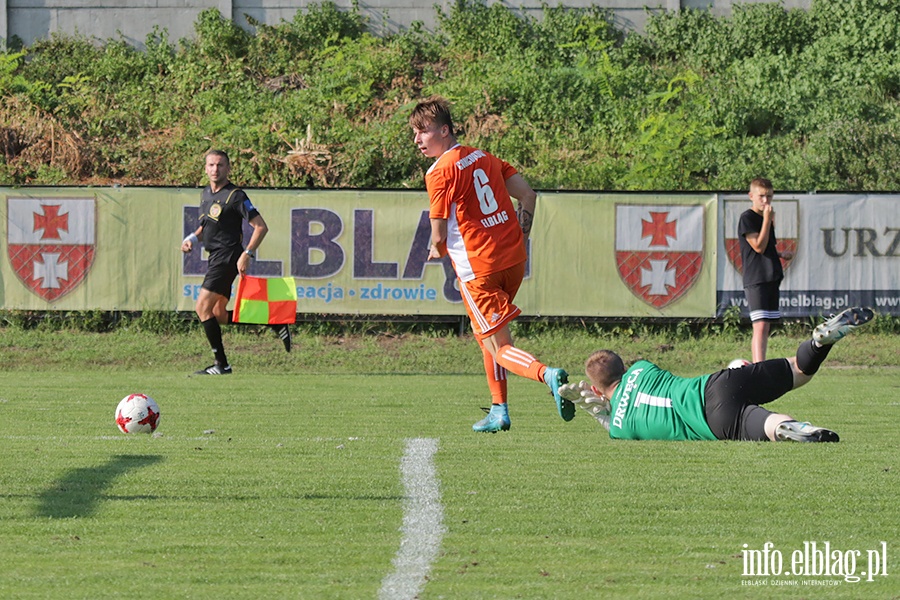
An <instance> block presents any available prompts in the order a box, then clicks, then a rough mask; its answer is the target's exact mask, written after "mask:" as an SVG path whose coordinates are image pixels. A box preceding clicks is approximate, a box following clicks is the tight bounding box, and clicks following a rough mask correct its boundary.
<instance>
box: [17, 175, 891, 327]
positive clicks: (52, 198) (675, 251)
mask: <svg viewBox="0 0 900 600" xmlns="http://www.w3.org/2000/svg"><path fill="white" fill-rule="evenodd" d="M0 194H2V196H0V198H2V200H0V213H2V214H0V227H2V232H0V241H2V243H3V244H4V246H5V247H4V248H3V249H2V250H3V255H4V257H5V258H4V259H3V260H0V308H3V309H8V310H15V309H19V310H122V311H141V310H178V311H192V310H193V308H194V303H195V301H196V299H197V296H198V294H199V291H200V286H201V284H202V282H203V276H204V275H205V273H206V268H207V264H206V253H205V251H204V250H203V249H202V244H201V245H197V246H195V248H194V250H193V251H192V252H190V253H188V254H182V253H181V251H180V246H181V240H182V239H183V238H184V237H185V236H187V235H188V234H189V233H191V232H193V231H194V230H195V229H196V228H197V225H198V215H199V200H200V190H199V189H180V188H0ZM248 195H249V196H250V198H251V199H252V201H253V203H254V205H255V206H256V207H257V208H258V209H259V211H260V213H261V214H262V216H263V218H264V219H265V220H266V223H267V224H268V227H269V233H268V236H267V237H266V239H265V241H264V242H263V243H262V245H261V246H260V248H259V250H258V252H257V258H256V260H254V261H253V263H252V265H251V270H250V274H251V275H256V276H259V277H293V278H294V281H295V283H296V294H297V312H298V313H307V314H323V315H389V316H399V315H410V316H416V315H421V316H429V315H433V316H443V315H450V316H462V315H463V314H464V309H463V307H462V304H461V298H460V294H459V289H458V286H457V282H456V277H455V275H454V273H453V269H452V267H451V265H450V262H449V259H447V258H445V259H443V260H441V261H429V260H427V258H428V247H429V243H430V232H431V228H430V224H429V220H428V199H427V196H426V194H425V192H423V191H406V190H390V191H356V190H313V191H310V190H248ZM749 205H750V202H749V200H748V199H747V198H746V196H734V197H731V196H720V195H717V194H712V193H706V194H676V193H671V194H667V193H652V194H651V193H646V194H645V193H620V194H611V193H610V194H599V193H569V192H541V193H540V194H539V197H538V204H537V210H536V215H535V225H534V229H533V231H532V235H531V238H530V240H529V261H528V265H527V269H526V279H525V281H524V283H523V285H522V287H521V289H520V291H519V295H518V296H517V298H516V304H517V305H518V306H520V307H521V309H522V311H523V314H524V315H526V316H562V317H600V318H645V317H663V318H711V317H713V316H716V315H717V314H718V315H722V314H724V312H725V311H726V310H727V309H728V307H729V306H731V305H738V306H743V304H742V303H743V302H744V299H743V291H742V285H741V275H740V271H739V269H740V264H739V259H740V257H739V254H740V253H739V252H738V250H737V220H738V218H739V216H740V213H741V212H742V211H743V210H746V209H747V208H748V207H749ZM898 207H900V203H898V199H897V198H896V197H894V196H883V195H882V196H879V195H853V196H850V195H833V196H832V195H822V196H817V195H809V196H790V197H788V196H776V201H775V210H776V215H777V216H776V233H777V235H778V239H779V247H780V248H782V249H791V250H793V251H794V252H795V258H794V259H793V260H792V261H790V262H786V263H785V265H784V266H785V280H784V282H783V284H782V288H781V289H782V312H783V313H784V314H785V316H799V317H803V316H809V315H819V314H822V313H825V312H834V311H835V310H839V309H840V308H842V307H844V306H847V305H849V304H865V305H870V306H872V307H873V308H875V309H876V310H877V311H879V312H882V313H886V314H900V300H898V291H897V290H898V289H900V263H898V257H900V248H898V246H900V233H898V231H900V222H896V221H897V220H898V218H900V216H898V215H900V210H898ZM250 232H251V228H250V226H249V225H245V239H249V235H250ZM236 288H237V281H236V282H235V288H234V289H235V290H236ZM229 308H233V306H231V305H230V306H229Z"/></svg>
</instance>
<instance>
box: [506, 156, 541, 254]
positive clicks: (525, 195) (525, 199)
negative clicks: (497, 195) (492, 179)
mask: <svg viewBox="0 0 900 600" xmlns="http://www.w3.org/2000/svg"><path fill="white" fill-rule="evenodd" d="M506 190H507V191H508V192H509V195H510V196H512V197H513V198H515V199H516V200H517V201H518V204H519V206H518V208H517V209H516V216H517V217H518V218H519V225H520V226H521V227H522V233H523V234H525V242H526V243H527V242H528V236H530V235H531V226H532V225H533V224H534V208H535V206H536V205H537V192H535V191H534V190H533V189H531V186H530V185H528V182H527V181H525V178H524V177H522V176H521V175H519V174H518V173H516V174H515V175H513V176H512V177H510V178H509V179H507V180H506Z"/></svg>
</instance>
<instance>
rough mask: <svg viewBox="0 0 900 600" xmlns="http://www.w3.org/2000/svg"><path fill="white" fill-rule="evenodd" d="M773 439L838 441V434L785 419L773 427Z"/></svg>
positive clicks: (784, 440) (781, 440)
mask: <svg viewBox="0 0 900 600" xmlns="http://www.w3.org/2000/svg"><path fill="white" fill-rule="evenodd" d="M775 439H777V440H778V441H780V442H838V441H840V439H841V438H840V437H838V434H836V433H835V432H833V431H831V430H830V429H825V428H824V427H816V426H815V425H810V424H809V423H800V422H799V421H785V422H784V423H781V424H780V425H778V427H776V428H775Z"/></svg>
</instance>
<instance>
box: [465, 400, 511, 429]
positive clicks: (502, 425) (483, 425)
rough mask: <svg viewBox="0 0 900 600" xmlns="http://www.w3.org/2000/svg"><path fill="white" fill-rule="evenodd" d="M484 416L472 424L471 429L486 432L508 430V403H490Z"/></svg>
mask: <svg viewBox="0 0 900 600" xmlns="http://www.w3.org/2000/svg"><path fill="white" fill-rule="evenodd" d="M483 410H486V411H488V414H487V416H486V417H485V418H483V419H482V420H480V421H478V422H477V423H475V424H474V425H472V431H483V432H486V433H497V432H498V431H509V405H508V404H505V403H504V404H492V405H491V408H490V410H488V409H486V408H485V409H483Z"/></svg>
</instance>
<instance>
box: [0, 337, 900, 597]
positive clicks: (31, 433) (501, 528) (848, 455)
mask: <svg viewBox="0 0 900 600" xmlns="http://www.w3.org/2000/svg"><path fill="white" fill-rule="evenodd" d="M110 339H112V338H110ZM67 341H68V340H67ZM194 341H196V340H194ZM111 343H112V342H111ZM179 343H181V342H179ZM312 343H313V342H312V341H311V340H309V341H307V344H312ZM842 343H843V342H842ZM17 344H18V345H19V347H20V350H19V352H18V353H19V354H20V355H21V353H22V352H23V351H22V350H21V348H22V347H25V346H27V344H25V343H24V342H23V341H21V340H20V341H19V342H17ZM452 344H453V343H452V342H451V345H452ZM87 345H90V344H87ZM551 345H552V344H548V346H551ZM36 346H41V343H37V344H36ZM523 347H527V348H529V349H532V350H533V351H535V352H536V353H537V354H538V355H541V351H540V348H539V346H536V345H535V344H533V343H532V344H530V345H525V344H523ZM445 350H446V349H445ZM451 351H452V349H451ZM468 351H469V352H471V353H472V354H473V355H475V354H477V350H476V349H475V348H474V347H471V348H468ZM838 351H839V350H836V351H835V354H836V353H837V352H838ZM4 352H9V348H8V347H7V348H6V349H5V350H4ZM25 352H27V351H25ZM120 352H121V353H122V354H125V353H127V352H126V351H125V350H121V349H120ZM675 352H677V350H676V351H675ZM38 354H39V353H38ZM235 354H236V358H245V359H246V360H245V361H244V362H245V363H251V361H250V357H249V356H246V357H241V355H240V354H239V352H235ZM687 354H688V353H687V352H685V356H686V355H687ZM739 354H740V353H739V352H731V353H730V354H729V355H728V357H729V360H730V358H731V357H732V355H739ZM302 356H303V355H302V354H300V355H298V356H295V355H290V358H284V359H282V360H296V361H298V362H299V361H300V360H302ZM233 360H234V358H233ZM418 360H426V358H425V357H422V356H420V357H419V358H418ZM669 360H672V358H671V355H670V359H669ZM38 362H39V363H40V361H38ZM238 364H240V362H238ZM251 364H252V363H251ZM473 365H474V367H473ZM479 365H480V359H479V357H478V356H474V358H473V361H472V364H471V365H468V364H466V365H463V366H462V367H456V370H457V371H460V372H458V373H456V374H448V373H445V374H438V375H425V374H421V373H415V372H413V373H402V372H397V373H393V374H378V373H377V372H376V371H378V369H372V372H370V373H368V374H363V375H359V374H352V373H345V372H340V371H341V370H340V369H335V370H334V371H335V372H327V369H325V368H322V367H319V369H318V372H314V373H311V374H310V373H308V372H307V371H306V370H305V369H303V368H294V369H290V370H289V371H288V373H280V372H278V371H281V370H282V369H281V368H278V369H264V368H263V369H260V372H259V373H255V374H250V373H249V371H250V369H247V368H245V369H244V370H243V371H241V370H237V371H236V374H235V375H233V376H230V377H206V378H203V377H193V378H191V377H187V376H186V375H185V371H189V370H190V369H185V368H184V365H174V364H171V363H169V364H165V365H162V366H161V367H160V368H158V369H156V368H154V369H150V370H146V369H139V370H136V369H132V368H122V367H121V366H120V365H117V364H107V363H106V361H104V364H103V365H102V366H97V367H94V368H91V367H90V365H76V366H71V365H70V366H69V367H68V368H56V367H55V366H53V367H52V368H46V367H45V368H44V369H38V370H37V371H35V370H25V369H17V370H12V371H10V370H7V371H3V372H0V446H2V448H3V452H2V453H0V505H2V507H3V508H2V511H0V540H2V544H0V565H2V576H0V597H3V598H114V597H123V596H127V597H133V598H187V597H190V598H261V597H268V598H347V599H359V598H377V597H378V596H379V590H380V589H381V586H382V582H383V580H384V579H385V577H386V576H387V575H388V574H390V573H391V572H392V571H393V565H392V560H393V559H394V557H395V555H396V554H397V552H398V548H399V545H400V543H401V539H402V535H403V534H402V533H401V531H400V527H401V523H402V522H403V512H404V487H403V482H402V481H401V476H400V461H401V458H402V456H403V452H404V447H405V445H406V442H407V440H409V439H411V438H429V439H436V440H438V451H437V453H436V455H435V457H434V463H435V467H436V472H437V477H438V480H439V484H440V494H441V495H440V503H441V507H442V515H443V516H442V526H443V528H444V530H445V533H444V536H443V539H442V542H441V551H440V554H439V556H438V558H437V559H436V560H435V561H434V562H433V564H431V565H430V572H429V574H428V579H427V581H426V582H425V583H424V584H423V587H422V589H421V591H420V593H419V595H418V597H419V598H422V599H427V598H548V599H549V598H553V599H557V598H563V599H565V598H572V599H578V600H582V599H584V598H601V597H602V598H638V597H640V598H684V597H697V598H740V597H746V598H768V597H773V596H776V595H777V597H787V598H809V597H816V598H818V597H828V598H860V597H866V598H895V597H897V593H898V592H897V590H898V589H900V587H898V583H897V582H898V579H897V578H898V573H897V561H896V558H895V557H896V554H897V552H898V551H900V545H898V542H900V536H898V530H897V526H896V524H897V523H898V522H900V510H898V508H897V502H896V499H897V498H898V497H900V481H898V472H900V465H898V453H897V447H898V442H900V434H898V433H897V427H896V423H897V422H898V416H900V402H898V400H897V398H898V390H900V383H898V371H897V369H896V367H890V366H876V367H861V368H843V367H842V368H827V367H826V368H823V370H822V371H821V372H820V374H819V375H817V377H816V378H815V379H814V380H813V381H812V382H811V383H810V384H809V385H807V386H806V387H804V388H802V389H800V390H797V391H795V392H793V393H791V394H789V395H788V396H787V397H785V398H784V399H782V400H779V401H778V402H777V403H775V404H773V405H772V406H773V408H775V409H777V410H780V411H784V412H787V413H788V414H792V415H794V416H796V417H798V418H800V419H804V420H805V419H808V420H810V421H812V422H814V423H816V424H821V425H824V426H827V427H830V428H833V429H835V430H836V431H838V432H839V433H840V435H841V443H839V444H808V445H803V444H771V443H735V442H687V443H664V442H613V441H611V440H609V439H608V437H607V436H606V433H605V431H603V430H602V428H601V427H600V425H599V424H597V423H596V422H594V421H593V420H592V419H590V417H589V416H588V415H587V414H586V413H583V412H581V411H579V414H578V415H577V417H576V419H575V420H574V421H572V422H571V423H564V422H563V421H562V420H561V419H559V417H558V416H557V415H556V412H555V408H554V406H553V403H552V400H551V399H550V397H549V395H547V393H546V389H545V387H544V386H542V385H539V384H537V383H534V382H530V381H526V380H522V379H518V378H511V379H510V397H511V401H510V402H511V404H510V407H511V416H512V430H511V431H510V432H506V433H500V434H495V435H486V434H475V433H473V432H472V431H471V424H472V423H473V422H474V421H476V420H477V419H479V418H480V417H481V416H482V414H483V413H481V412H480V410H478V407H479V406H483V405H486V402H487V400H486V390H485V384H484V381H483V375H481V374H480V373H479V372H478V369H477V367H478V366H479ZM197 366H200V365H197ZM670 368H672V367H671V366H670ZM356 370H357V371H360V372H364V370H362V369H356ZM450 370H451V369H445V371H450ZM673 370H675V371H676V372H678V371H679V370H678V369H677V368H673ZM684 374H689V373H684ZM576 377H577V375H576ZM137 391H140V392H144V393H147V394H149V395H151V396H153V397H154V398H155V399H156V400H157V401H158V402H159V404H160V407H161V409H162V419H161V425H160V427H159V430H158V432H159V433H160V434H161V435H160V436H158V437H151V436H146V435H134V436H126V435H123V434H121V433H119V432H118V430H117V429H116V428H115V425H114V423H113V411H114V409H115V406H116V404H117V402H118V400H119V399H120V398H121V397H123V396H124V395H126V394H127V393H130V392H137ZM766 542H771V544H772V545H771V548H772V549H774V550H777V551H778V552H779V553H780V554H781V555H782V557H783V561H784V570H788V569H789V568H790V567H791V556H792V554H793V553H794V552H796V551H800V552H802V551H803V550H804V548H805V547H807V548H808V547H809V546H808V544H807V546H804V544H805V543H809V542H816V543H817V547H818V548H819V549H821V548H823V547H824V544H825V543H826V542H828V543H829V544H830V546H829V548H830V550H831V552H832V553H833V552H839V553H840V555H839V558H841V559H842V560H844V559H848V558H849V557H851V556H855V555H853V554H852V552H853V551H859V552H860V553H861V554H860V556H859V558H858V559H857V564H856V568H855V572H856V575H859V574H860V573H861V572H862V571H865V570H866V569H867V566H866V564H867V563H866V558H867V551H869V550H880V549H882V548H886V554H887V556H886V559H887V564H886V567H885V568H884V570H885V571H886V573H887V575H886V576H885V575H877V576H875V577H873V578H872V579H873V581H867V577H866V576H863V577H862V581H859V582H857V583H851V582H848V581H846V580H845V578H844V577H843V576H823V575H802V576H793V575H792V576H786V575H781V576H745V575H744V572H745V566H746V563H745V560H746V559H745V556H746V553H745V551H747V550H762V549H763V548H764V545H765V544H766ZM882 542H884V543H885V544H886V545H884V546H883V545H882ZM745 545H746V546H745ZM772 555H774V553H772V554H770V556H772ZM835 556H837V555H835ZM842 564H848V563H847V562H846V560H844V563H842ZM773 588H776V589H773Z"/></svg>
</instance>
